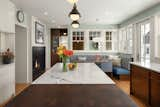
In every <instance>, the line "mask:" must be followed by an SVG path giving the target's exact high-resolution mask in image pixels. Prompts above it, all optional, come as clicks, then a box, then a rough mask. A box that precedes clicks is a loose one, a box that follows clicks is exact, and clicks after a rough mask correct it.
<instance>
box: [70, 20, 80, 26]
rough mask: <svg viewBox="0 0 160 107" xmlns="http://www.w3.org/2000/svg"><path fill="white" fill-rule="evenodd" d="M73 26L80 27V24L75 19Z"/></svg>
mask: <svg viewBox="0 0 160 107" xmlns="http://www.w3.org/2000/svg"><path fill="white" fill-rule="evenodd" d="M71 26H72V27H73V28H79V26H80V24H79V22H78V21H73V22H72V24H71Z"/></svg>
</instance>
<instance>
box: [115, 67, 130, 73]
mask: <svg viewBox="0 0 160 107" xmlns="http://www.w3.org/2000/svg"><path fill="white" fill-rule="evenodd" d="M113 74H115V75H129V74H130V72H129V70H127V69H124V68H121V67H113Z"/></svg>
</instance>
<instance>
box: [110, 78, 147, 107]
mask: <svg viewBox="0 0 160 107" xmlns="http://www.w3.org/2000/svg"><path fill="white" fill-rule="evenodd" d="M113 80H114V82H115V83H116V85H117V86H118V87H119V88H120V89H122V90H123V91H124V92H125V93H126V94H128V95H129V96H130V97H131V98H132V99H133V100H134V101H135V102H136V103H137V105H138V106H139V107H147V106H146V105H145V104H144V103H142V102H141V101H140V100H139V99H137V98H136V97H134V96H132V95H130V81H129V79H128V78H127V79H126V78H121V79H120V80H116V79H114V78H113Z"/></svg>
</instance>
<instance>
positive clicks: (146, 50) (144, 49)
mask: <svg viewBox="0 0 160 107" xmlns="http://www.w3.org/2000/svg"><path fill="white" fill-rule="evenodd" d="M140 35H141V36H140V37H141V41H140V42H141V43H140V44H141V46H140V47H141V53H140V58H141V61H150V35H151V28H150V22H149V21H145V22H144V23H141V24H140Z"/></svg>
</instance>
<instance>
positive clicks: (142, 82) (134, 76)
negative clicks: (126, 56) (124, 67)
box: [131, 65, 149, 103]
mask: <svg viewBox="0 0 160 107" xmlns="http://www.w3.org/2000/svg"><path fill="white" fill-rule="evenodd" d="M131 94H133V95H135V96H137V97H138V98H140V99H141V100H142V101H143V102H145V103H148V102H149V72H148V71H147V70H146V69H143V68H140V67H137V66H134V65H132V66H131Z"/></svg>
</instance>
